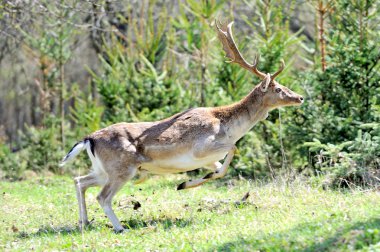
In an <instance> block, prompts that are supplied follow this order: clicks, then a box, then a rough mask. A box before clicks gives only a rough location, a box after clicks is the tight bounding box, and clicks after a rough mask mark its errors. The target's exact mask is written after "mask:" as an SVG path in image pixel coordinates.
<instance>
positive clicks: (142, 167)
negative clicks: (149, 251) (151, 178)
mask: <svg viewBox="0 0 380 252" xmlns="http://www.w3.org/2000/svg"><path fill="white" fill-rule="evenodd" d="M221 32H223V31H221ZM225 35H226V36H227V33H219V36H225ZM221 41H222V42H223V43H226V41H227V40H226V39H221ZM228 41H229V44H228V45H224V49H225V50H226V52H227V54H228V56H229V57H234V53H236V52H238V50H237V48H236V46H235V45H234V43H233V40H232V39H229V40H228ZM231 43H232V44H231ZM228 48H232V49H228ZM256 63H257V62H256ZM239 64H240V65H242V66H243V67H245V68H247V69H250V70H251V71H252V72H253V73H256V74H259V76H260V77H263V78H264V79H263V81H262V82H261V83H260V84H259V85H257V86H256V87H255V88H254V89H253V90H252V91H251V92H250V93H249V94H248V95H247V96H246V97H244V98H243V99H241V100H240V101H239V102H236V103H233V104H231V105H226V106H221V107H209V108H194V109H189V110H186V111H183V112H181V113H178V114H175V115H173V116H171V117H169V118H166V119H163V120H161V121H157V122H140V123H117V124H113V125H111V126H109V127H106V128H104V129H101V130H99V131H96V132H94V133H92V134H90V135H89V136H87V137H86V138H85V140H84V141H82V142H80V144H79V143H78V146H77V147H75V146H74V147H73V149H72V151H73V153H74V154H73V156H75V155H76V154H77V153H78V152H79V151H80V150H82V149H83V148H86V149H87V152H88V154H89V157H90V158H91V161H92V164H93V168H94V169H93V171H92V172H91V173H90V174H89V175H87V176H83V177H78V178H76V179H75V183H76V189H77V197H78V203H79V210H80V223H81V225H85V224H87V223H88V219H87V212H86V204H85V200H84V194H85V191H86V189H87V188H88V187H90V186H102V187H103V188H102V191H101V192H100V194H99V196H98V197H97V199H98V201H99V203H100V205H101V206H102V207H103V209H104V212H105V213H106V215H107V216H108V218H109V219H110V220H111V222H112V224H113V226H114V229H115V230H116V231H122V230H123V227H122V226H121V224H120V222H119V220H118V219H117V217H116V215H115V214H114V212H113V210H112V204H111V201H112V197H113V196H114V195H115V194H116V193H117V191H118V190H120V188H121V187H122V186H123V185H124V184H125V182H126V181H127V180H129V179H131V178H132V177H133V176H134V175H135V174H136V173H138V172H141V174H142V180H144V179H145V177H146V174H147V173H156V174H162V173H176V172H183V171H189V170H194V169H196V168H200V167H207V168H208V169H211V170H212V171H213V172H212V173H210V174H208V175H207V176H205V177H203V178H200V179H195V180H192V181H187V182H184V183H182V184H181V185H180V186H179V187H178V189H179V190H181V189H187V188H191V187H196V186H199V185H201V184H203V183H205V182H207V181H209V180H212V179H217V178H220V177H223V176H224V175H225V174H226V173H227V168H228V166H229V164H230V162H231V161H232V158H233V156H234V152H235V149H236V147H235V143H236V142H237V141H238V140H239V139H240V138H241V137H243V136H244V134H245V133H246V132H248V131H249V130H250V129H251V128H252V127H253V126H254V125H255V124H256V123H257V122H259V121H261V120H263V119H265V118H266V117H267V115H268V112H269V111H270V110H272V109H274V108H277V107H281V106H291V105H300V104H301V103H302V102H303V98H302V97H301V96H300V95H298V94H296V93H294V92H293V91H291V90H289V89H287V88H286V87H284V86H282V85H280V84H279V83H277V82H276V81H275V80H273V78H271V76H270V75H269V74H267V75H265V76H264V74H263V73H261V72H259V71H258V70H257V69H256V64H254V65H253V66H248V65H246V62H245V61H244V59H243V58H242V57H241V56H240V60H239ZM283 67H284V66H282V69H283ZM282 69H280V71H282ZM280 71H278V72H277V73H276V74H275V76H276V75H278V73H280ZM90 149H91V150H90ZM92 151H93V154H92V153H91V152H92ZM70 153H71V151H70ZM70 153H69V154H68V155H67V156H66V157H65V159H64V162H65V161H66V159H71V158H72V156H70ZM224 158H225V160H224V163H223V164H221V163H219V160H222V159H224ZM64 162H63V163H64Z"/></svg>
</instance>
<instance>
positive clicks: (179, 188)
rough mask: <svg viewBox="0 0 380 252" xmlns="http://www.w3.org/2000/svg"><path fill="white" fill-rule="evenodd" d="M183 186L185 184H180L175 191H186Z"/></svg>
mask: <svg viewBox="0 0 380 252" xmlns="http://www.w3.org/2000/svg"><path fill="white" fill-rule="evenodd" d="M185 185H186V182H183V183H181V184H180V185H179V186H178V187H177V190H178V191H179V190H183V189H186V187H185Z"/></svg>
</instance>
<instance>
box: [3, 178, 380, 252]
mask: <svg viewBox="0 0 380 252" xmlns="http://www.w3.org/2000/svg"><path fill="white" fill-rule="evenodd" d="M185 179H187V177H186V176H185V175H179V176H170V177H164V178H162V177H161V178H151V179H150V180H149V181H147V182H146V183H144V184H141V185H133V184H131V183H129V184H127V185H126V186H125V187H124V188H123V190H122V191H121V192H119V193H118V194H117V196H116V197H115V199H114V208H115V212H116V214H117V215H118V217H119V218H120V219H121V221H122V223H123V225H125V226H126V227H127V228H128V229H129V232H125V233H122V234H115V233H114V232H113V230H112V228H111V226H110V222H109V221H108V219H106V217H105V215H104V214H103V212H102V210H101V209H100V207H99V205H98V203H97V202H96V195H97V192H98V191H99V189H98V188H91V189H90V190H89V191H88V193H87V202H88V207H89V218H90V220H91V219H93V222H92V225H91V226H90V227H89V228H88V229H87V230H85V231H84V232H83V233H81V232H80V231H79V230H78V229H77V227H76V223H77V219H78V217H77V215H78V210H77V202H76V198H75V191H74V186H73V182H72V179H71V178H69V177H59V176H53V177H45V178H35V179H31V180H28V181H22V182H12V183H11V182H0V185H1V186H0V190H1V196H0V202H1V203H0V205H1V216H0V251H4V250H5V251H8V250H19V251H25V250H32V249H33V250H37V251H42V250H43V251H46V250H55V251H57V250H59V251H61V250H101V251H102V250H111V249H113V250H120V251H125V250H128V251H147V250H149V251H151V250H159V251H230V250H235V251H257V250H259V251H325V250H327V251H339V250H340V251H347V250H363V251H376V250H379V251H380V206H379V202H380V193H379V192H378V191H374V190H366V191H364V190H350V191H332V190H322V189H321V188H312V187H310V186H307V185H305V184H304V183H301V182H293V183H292V184H288V185H285V184H284V183H282V182H280V181H277V182H276V183H270V184H264V183H262V184H261V183H259V182H250V181H236V180H224V181H214V182H211V183H208V184H205V185H203V186H202V187H199V188H195V189H189V190H182V191H176V190H175V188H176V185H178V184H179V183H180V182H182V181H184V180H185ZM248 191H249V192H250V197H249V198H248V199H247V201H246V202H245V203H244V204H236V201H239V200H240V199H241V198H242V197H243V195H244V194H245V193H246V192H248ZM137 202H139V203H140V204H141V207H139V208H138V204H137ZM134 208H137V209H136V210H135V209H134Z"/></svg>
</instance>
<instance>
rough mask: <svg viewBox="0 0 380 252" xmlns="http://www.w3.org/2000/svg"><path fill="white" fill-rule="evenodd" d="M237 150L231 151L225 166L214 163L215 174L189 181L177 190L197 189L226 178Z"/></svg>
mask: <svg viewBox="0 0 380 252" xmlns="http://www.w3.org/2000/svg"><path fill="white" fill-rule="evenodd" d="M235 150H236V147H235V146H233V147H231V148H230V149H229V151H228V154H227V156H226V158H225V159H224V163H223V165H221V163H219V162H215V163H214V167H216V170H215V171H214V172H211V173H209V174H207V175H206V176H205V177H203V178H200V179H194V180H189V181H187V182H183V183H182V184H180V185H179V186H178V187H177V190H182V189H188V188H192V187H197V186H200V185H202V184H204V183H206V182H207V181H209V180H214V179H218V178H221V177H224V176H225V175H226V173H227V169H228V166H229V165H230V163H231V161H232V158H233V157H234V154H235Z"/></svg>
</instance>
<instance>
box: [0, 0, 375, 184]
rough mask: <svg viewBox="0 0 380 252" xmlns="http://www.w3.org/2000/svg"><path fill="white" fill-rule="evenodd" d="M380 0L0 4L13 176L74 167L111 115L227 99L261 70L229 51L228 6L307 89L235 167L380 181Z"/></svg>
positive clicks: (250, 38)
mask: <svg viewBox="0 0 380 252" xmlns="http://www.w3.org/2000/svg"><path fill="white" fill-rule="evenodd" d="M379 8H380V5H379V3H378V2H376V1H373V0H337V1H326V0H315V1H312V0H310V1H301V0H291V1H281V0H272V1H271V0H261V1H260V0H257V1H247V0H245V1H217V0H209V1H205V0H204V1H195V0H184V1H174V0H167V1H165V0H157V1H153V0H152V1H145V0H144V1H137V0H136V1H89V0H88V1H78V0H70V1H47V0H38V1H5V2H3V3H2V4H0V33H1V37H0V38H1V39H0V90H1V92H0V168H1V169H0V177H1V178H2V179H8V180H18V179H23V178H26V177H28V174H29V175H30V174H34V173H44V172H52V173H59V174H62V173H68V174H74V173H77V172H78V170H77V169H79V168H80V167H82V168H83V167H88V165H89V164H88V163H87V162H88V161H86V160H85V159H77V160H76V161H75V162H74V164H73V165H71V166H68V167H67V168H64V169H61V168H59V167H58V163H59V161H60V160H61V159H62V157H63V156H64V155H65V154H66V152H67V151H68V150H69V149H70V148H71V146H72V145H73V144H74V143H76V142H77V141H78V140H80V139H82V138H83V137H84V136H86V134H89V133H91V132H93V131H95V130H97V129H100V128H102V127H105V126H107V125H110V124H112V123H116V122H121V121H127V122H136V121H152V120H160V119H163V118H165V117H168V116H171V115H172V114H174V113H177V112H180V111H183V110H185V109H187V108H191V107H198V106H219V105H224V104H229V103H232V102H233V101H237V100H239V99H241V98H242V97H243V96H244V95H246V94H247V93H248V92H249V91H250V90H251V89H252V88H253V87H254V86H255V85H256V84H257V83H258V82H259V79H257V78H256V77H255V76H253V75H252V74H250V73H248V72H247V71H245V70H244V69H241V68H240V67H238V66H235V65H231V64H228V63H226V62H225V61H226V59H225V58H224V52H223V50H222V48H221V44H220V42H219V41H218V39H217V34H216V32H215V23H214V21H215V19H219V20H222V21H231V20H233V21H234V22H235V23H234V27H233V29H234V34H235V39H236V41H237V43H238V46H239V48H240V50H241V51H242V53H243V55H245V57H246V58H247V59H248V60H252V59H253V56H254V54H255V53H258V54H260V55H261V61H260V66H259V69H261V70H262V71H264V72H274V71H275V70H276V69H277V68H278V67H279V62H280V59H284V60H285V62H286V63H287V66H286V69H285V71H284V73H282V75H281V76H280V77H278V81H279V82H280V83H282V84H283V85H285V86H287V87H289V88H291V89H292V90H294V91H296V92H298V93H300V94H302V95H303V96H304V98H305V103H304V104H303V105H302V106H300V107H296V108H285V109H280V110H274V111H272V112H271V113H270V116H269V118H268V119H267V120H266V121H263V122H260V123H259V124H258V125H256V126H255V127H254V129H253V130H251V131H250V132H249V133H248V134H247V135H246V136H245V137H244V138H243V139H241V140H240V141H239V142H238V149H239V152H238V153H237V155H236V157H235V158H234V160H233V164H232V167H233V169H230V170H229V172H230V175H234V176H235V175H240V176H241V177H244V178H251V179H256V178H260V179H273V178H276V177H278V176H281V177H285V178H287V179H289V180H291V179H293V178H295V177H298V176H302V177H305V178H307V179H308V181H311V182H312V183H315V184H319V185H323V186H329V187H351V186H356V185H357V186H371V187H373V186H375V187H377V186H378V185H379V181H380V172H379V168H380V123H379V119H380V103H379V101H380V74H379V65H380V64H379V61H380V48H379V40H380V27H379V23H380V15H379V13H380V9H379Z"/></svg>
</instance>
